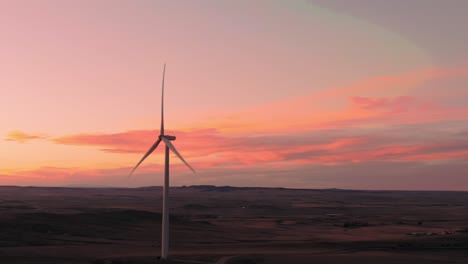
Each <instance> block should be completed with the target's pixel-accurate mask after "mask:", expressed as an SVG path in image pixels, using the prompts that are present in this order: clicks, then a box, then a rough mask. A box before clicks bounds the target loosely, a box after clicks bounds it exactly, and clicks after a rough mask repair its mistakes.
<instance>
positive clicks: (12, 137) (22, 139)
mask: <svg viewBox="0 0 468 264" xmlns="http://www.w3.org/2000/svg"><path fill="white" fill-rule="evenodd" d="M45 138H47V137H46V136H45V135H42V134H30V133H25V132H23V131H20V130H15V131H11V132H10V133H8V134H7V136H6V139H5V140H7V141H14V142H19V143H26V142H29V141H33V140H38V139H45Z"/></svg>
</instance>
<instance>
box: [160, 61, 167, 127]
mask: <svg viewBox="0 0 468 264" xmlns="http://www.w3.org/2000/svg"><path fill="white" fill-rule="evenodd" d="M165 75H166V63H164V69H163V77H162V89H161V90H162V92H161V131H160V133H161V135H164V77H165Z"/></svg>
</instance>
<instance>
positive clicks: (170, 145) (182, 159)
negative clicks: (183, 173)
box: [161, 137, 197, 173]
mask: <svg viewBox="0 0 468 264" xmlns="http://www.w3.org/2000/svg"><path fill="white" fill-rule="evenodd" d="M161 138H162V140H163V141H164V143H165V144H166V146H168V147H169V148H170V149H171V150H172V152H174V153H175V154H176V155H177V157H179V159H180V160H181V161H182V162H183V163H185V165H187V167H189V168H190V169H191V170H192V171H193V172H194V173H197V172H196V171H195V170H194V169H193V168H192V167H191V166H190V165H189V164H188V163H187V161H185V160H184V158H182V156H181V155H180V153H179V152H178V151H177V149H176V148H175V147H174V145H172V143H171V141H170V140H169V139H167V138H165V137H161Z"/></svg>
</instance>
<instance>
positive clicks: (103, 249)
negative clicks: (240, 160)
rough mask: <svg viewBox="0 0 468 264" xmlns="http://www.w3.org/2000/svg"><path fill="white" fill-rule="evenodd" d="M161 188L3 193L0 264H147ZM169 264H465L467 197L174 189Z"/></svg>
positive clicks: (156, 245)
mask: <svg viewBox="0 0 468 264" xmlns="http://www.w3.org/2000/svg"><path fill="white" fill-rule="evenodd" d="M161 196H162V189H161V188H158V187H154V188H138V189H112V188H106V189H80V188H32V187H0V263H2V264H3V263H18V264H23V263H41V264H44V263H67V264H72V263H73V264H74V263H76V264H78V263H80V264H85V263H87V264H91V263H94V264H97V263H108V264H110V263H156V257H157V256H158V255H159V253H160V229H161V215H160V211H161ZM170 207H171V212H172V216H171V234H170V235H171V237H170V250H169V251H170V252H169V254H170V257H171V258H172V259H173V261H172V262H173V263H228V264H235V263H272V264H275V263H288V264H303V263H304V264H305V263H307V264H308V263H383V264H385V263H468V253H467V252H468V193H467V192H403V191H391V192H390V191H346V190H290V189H267V188H232V187H212V186H195V187H179V188H172V189H171V206H170Z"/></svg>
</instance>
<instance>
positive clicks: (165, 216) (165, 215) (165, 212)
mask: <svg viewBox="0 0 468 264" xmlns="http://www.w3.org/2000/svg"><path fill="white" fill-rule="evenodd" d="M165 75H166V64H164V69H163V78H162V94H161V130H160V132H159V133H160V134H159V136H158V139H157V140H156V142H154V144H153V146H151V148H150V149H149V150H148V151H147V152H146V154H145V155H144V156H143V158H141V160H140V161H139V162H138V163H137V165H136V166H135V168H133V170H132V172H130V174H129V177H130V176H131V175H132V174H133V172H134V171H135V170H136V169H137V168H138V166H140V164H141V163H142V162H143V161H144V160H145V159H146V158H147V157H148V156H149V155H150V154H151V153H153V151H154V150H155V149H156V148H157V147H158V145H159V143H161V141H162V142H164V144H165V145H166V151H165V159H164V160H165V163H164V187H163V209H162V239H161V258H162V259H167V251H168V247H169V150H171V151H172V152H174V154H176V155H177V157H179V159H180V160H182V162H183V163H185V165H187V167H189V168H190V169H191V170H192V171H193V172H194V173H196V172H195V170H194V169H193V168H192V167H191V166H190V165H189V164H188V163H187V162H186V161H185V160H184V158H182V156H181V155H180V153H179V152H178V151H177V149H176V148H175V147H174V145H173V144H172V143H171V141H174V140H176V137H175V136H170V135H165V134H164V77H165Z"/></svg>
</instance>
